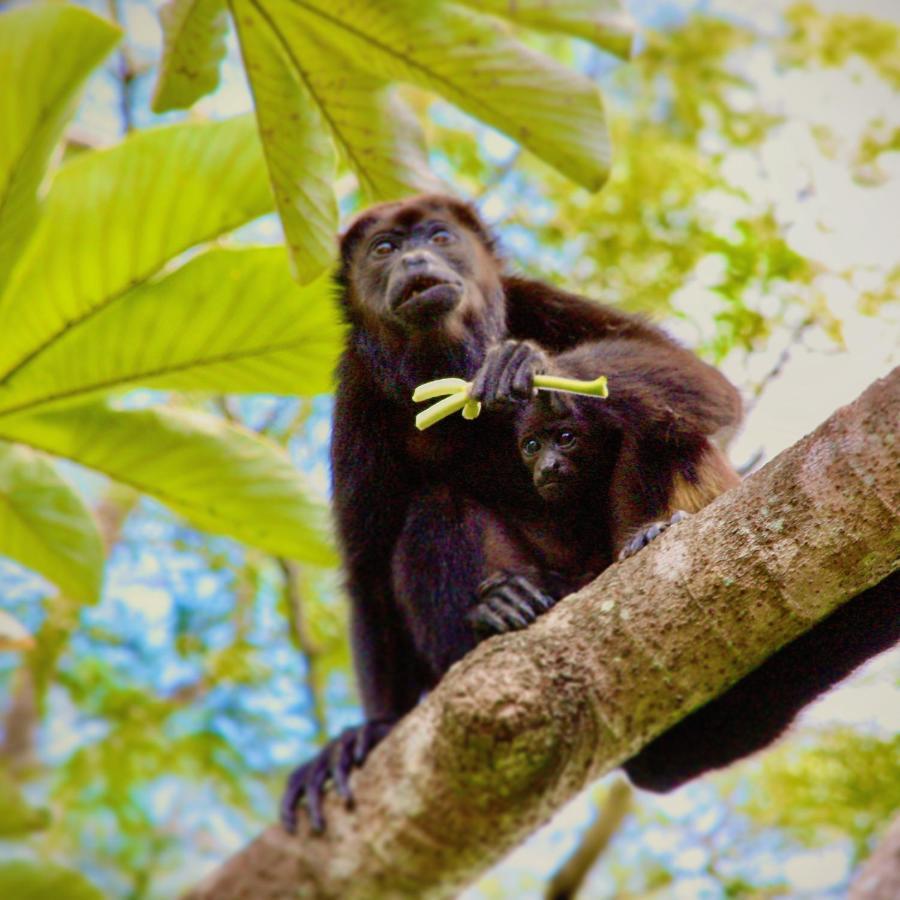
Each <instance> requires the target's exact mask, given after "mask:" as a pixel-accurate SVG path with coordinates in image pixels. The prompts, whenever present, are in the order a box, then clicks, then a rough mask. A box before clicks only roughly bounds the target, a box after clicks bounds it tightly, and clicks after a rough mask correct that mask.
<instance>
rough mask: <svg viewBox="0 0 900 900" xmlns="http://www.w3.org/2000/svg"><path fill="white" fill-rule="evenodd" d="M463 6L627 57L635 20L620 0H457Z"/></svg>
mask: <svg viewBox="0 0 900 900" xmlns="http://www.w3.org/2000/svg"><path fill="white" fill-rule="evenodd" d="M460 2H461V3H462V4H463V5H465V6H471V7H472V8H473V9H477V10H480V11H481V12H486V13H491V14H492V15H495V16H501V17H503V18H507V19H509V20H510V21H512V22H516V23H518V24H520V25H525V26H526V27H528V28H537V29H540V30H542V31H556V32H559V33H560V34H570V35H572V36H573V37H579V38H583V39H584V40H586V41H591V43H594V44H596V45H597V46H598V47H600V48H601V49H603V50H607V51H609V52H610V53H614V54H616V55H617V56H621V57H626V58H627V56H628V54H629V53H630V51H631V41H632V37H633V35H634V22H633V20H632V19H631V17H630V16H629V15H628V13H627V12H626V10H625V7H624V4H623V3H621V2H620V0H553V2H552V3H548V2H547V0H514V2H510V0H460Z"/></svg>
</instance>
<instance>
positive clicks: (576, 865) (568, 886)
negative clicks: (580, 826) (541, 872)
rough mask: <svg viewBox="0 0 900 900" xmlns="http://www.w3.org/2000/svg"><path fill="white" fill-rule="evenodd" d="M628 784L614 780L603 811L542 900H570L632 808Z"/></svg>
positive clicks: (600, 811)
mask: <svg viewBox="0 0 900 900" xmlns="http://www.w3.org/2000/svg"><path fill="white" fill-rule="evenodd" d="M631 793H632V791H631V785H630V784H628V782H627V781H625V780H624V779H620V780H619V781H614V782H613V784H612V786H611V787H610V789H609V793H608V794H607V795H606V800H605V802H604V804H603V808H602V809H600V810H599V811H598V813H597V818H596V819H595V820H594V822H593V823H592V824H591V826H590V827H589V828H588V830H587V831H586V832H585V833H584V836H583V837H582V839H581V843H580V844H579V845H578V846H577V847H576V848H575V851H574V852H573V853H572V855H571V856H570V857H569V858H568V859H567V860H566V861H565V862H564V863H563V864H562V866H560V867H559V869H558V870H557V871H556V874H555V875H554V876H553V877H552V878H551V879H550V882H549V884H548V885H547V889H546V891H545V892H544V900H572V898H574V897H575V896H576V895H577V894H578V891H579V890H580V889H581V885H582V884H583V883H584V879H585V877H586V876H587V874H588V872H590V870H591V869H592V868H593V867H594V864H595V863H596V862H597V860H598V859H599V858H600V856H601V854H602V853H603V851H604V850H605V849H606V848H607V847H608V846H609V842H610V841H611V840H612V839H613V836H614V835H615V833H616V832H617V831H618V830H619V827H620V826H621V824H622V820H623V819H624V818H625V816H626V815H628V811H629V809H630V808H631Z"/></svg>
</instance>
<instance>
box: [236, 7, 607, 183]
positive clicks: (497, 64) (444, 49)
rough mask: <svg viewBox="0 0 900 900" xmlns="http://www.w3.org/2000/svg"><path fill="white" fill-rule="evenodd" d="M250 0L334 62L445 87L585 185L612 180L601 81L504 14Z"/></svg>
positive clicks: (370, 73) (443, 89)
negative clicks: (518, 34) (554, 55)
mask: <svg viewBox="0 0 900 900" xmlns="http://www.w3.org/2000/svg"><path fill="white" fill-rule="evenodd" d="M235 2H237V0H235ZM241 2H247V3H250V2H252V3H253V4H254V6H255V7H257V8H259V9H260V10H263V11H264V12H265V14H266V15H267V16H268V17H269V18H270V19H271V20H272V21H273V22H274V23H277V27H278V28H279V30H280V31H281V32H282V33H284V34H285V35H288V36H289V40H290V41H292V42H293V41H295V40H297V41H299V40H303V36H306V37H305V41H306V42H307V43H308V42H313V41H314V42H315V43H316V44H318V45H320V50H319V53H320V55H321V54H327V55H329V56H330V58H332V59H333V60H334V61H333V63H332V66H331V68H332V70H335V69H337V70H338V71H340V70H341V68H343V67H346V66H348V65H349V67H350V69H351V71H352V69H353V68H354V67H360V68H363V67H364V71H365V73H366V75H367V76H368V77H369V78H370V79H375V81H376V82H377V81H378V80H379V79H382V80H384V81H393V80H400V81H407V82H410V83H412V84H416V85H419V86H421V87H424V88H427V89H429V90H432V91H435V92H436V93H438V94H440V95H441V96H443V97H445V98H446V99H448V100H450V101H451V102H453V103H456V104H457V105H458V106H460V107H461V108H462V109H464V110H466V111H467V112H469V113H471V114H472V115H474V116H476V117H477V118H479V119H481V120H482V121H484V122H486V123H487V124H489V125H492V126H494V127H495V128H498V129H499V130H501V131H503V132H505V133H506V134H508V135H509V136H510V137H511V138H513V139H514V140H516V141H518V142H519V143H521V144H522V145H523V146H525V147H527V148H528V149H529V150H531V151H532V152H534V153H535V154H536V155H537V156H539V157H541V158H542V159H543V160H545V161H546V162H548V163H550V164H551V165H552V166H554V167H556V168H557V169H559V171H561V172H563V173H564V174H565V175H567V176H568V177H570V178H572V179H573V180H575V181H577V182H578V183H579V184H582V185H584V186H585V187H587V188H589V189H591V190H596V189H598V188H599V187H600V186H601V185H602V184H603V182H604V180H605V179H606V176H607V173H608V167H609V156H610V149H609V141H608V135H607V132H606V124H605V120H604V115H603V103H602V100H601V97H600V92H599V90H598V89H597V87H596V85H595V84H594V83H593V82H591V81H590V80H589V79H587V78H585V77H584V76H582V75H580V74H578V73H576V72H572V71H570V70H568V69H566V68H564V67H563V66H560V65H559V64H557V63H556V62H554V61H553V60H551V59H549V58H547V57H545V56H542V55H541V54H539V53H535V52H534V51H532V50H529V49H528V48H526V47H524V46H523V45H522V44H520V43H519V42H517V41H516V40H514V39H513V38H512V37H510V35H509V33H508V31H507V30H506V29H505V28H504V27H503V25H502V24H501V23H500V22H498V21H497V20H496V19H494V18H491V17H488V16H484V15H480V14H478V13H475V12H473V11H472V10H470V9H464V8H461V7H460V6H458V5H456V4H454V3H440V4H436V3H433V2H432V3H422V2H419V0H296V2H295V0H241ZM304 58H305V53H304ZM363 61H364V62H363ZM348 77H349V78H351V79H352V75H350V76H348ZM326 119H327V116H326ZM346 146H351V147H352V146H353V145H352V144H351V143H349V142H347V143H346ZM348 158H349V157H348ZM351 164H352V163H351Z"/></svg>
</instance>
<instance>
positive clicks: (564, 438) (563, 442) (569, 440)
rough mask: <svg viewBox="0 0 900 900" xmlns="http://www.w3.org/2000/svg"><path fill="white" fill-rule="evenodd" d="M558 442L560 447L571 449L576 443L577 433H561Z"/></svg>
mask: <svg viewBox="0 0 900 900" xmlns="http://www.w3.org/2000/svg"><path fill="white" fill-rule="evenodd" d="M556 442H557V443H558V444H559V446H560V447H571V446H572V445H573V444H574V443H575V433H574V432H572V431H561V432H560V433H559V437H557V439H556Z"/></svg>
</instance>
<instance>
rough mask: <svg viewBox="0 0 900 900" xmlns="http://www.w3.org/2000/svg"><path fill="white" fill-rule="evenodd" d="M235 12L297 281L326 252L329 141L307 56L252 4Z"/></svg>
mask: <svg viewBox="0 0 900 900" xmlns="http://www.w3.org/2000/svg"><path fill="white" fill-rule="evenodd" d="M235 11H236V17H235V21H236V24H237V29H238V37H239V38H240V42H241V53H242V55H243V58H244V65H245V66H246V69H247V77H248V79H249V81H250V86H251V88H252V90H253V96H254V100H255V107H256V118H257V121H258V123H259V131H260V134H261V135H262V138H263V147H264V149H265V154H266V161H267V163H268V166H269V175H270V177H271V179H272V186H273V187H274V190H275V200H276V203H277V204H278V212H279V214H280V216H281V221H282V224H283V225H284V234H285V238H286V239H287V243H288V247H289V248H290V251H291V258H292V259H293V261H294V265H295V267H296V270H297V277H298V279H299V280H300V281H301V282H302V283H305V282H308V281H310V280H311V279H313V278H315V277H316V275H318V274H319V273H321V272H322V271H323V270H324V269H325V268H326V267H327V266H328V264H329V263H330V262H331V260H332V258H333V257H334V251H335V240H334V234H335V232H336V231H337V227H338V208H337V199H336V198H335V195H334V185H333V181H334V173H335V168H336V164H337V157H336V155H335V151H334V144H333V142H332V140H331V138H330V137H329V135H328V131H327V130H326V128H325V125H324V122H323V120H322V111H321V108H320V107H319V106H317V105H316V103H315V102H314V99H313V95H312V94H311V91H312V90H314V89H315V88H314V87H313V85H311V84H310V77H309V73H308V72H307V71H306V68H305V67H306V66H307V65H309V63H308V61H307V60H306V59H305V58H303V57H301V55H299V54H298V53H297V50H296V48H294V47H292V46H291V45H290V44H288V43H286V42H285V41H284V38H283V36H282V35H281V34H280V32H279V30H278V28H277V27H276V26H275V24H274V23H273V22H272V20H271V18H269V16H268V14H267V13H265V12H264V11H263V10H262V9H261V8H260V7H258V6H257V4H256V3H252V2H247V3H242V4H241V5H240V6H236V7H235Z"/></svg>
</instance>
